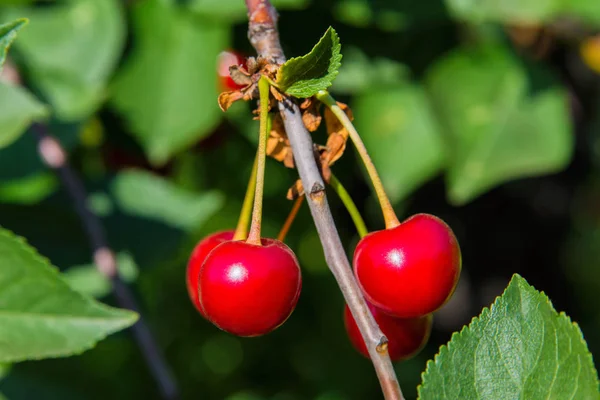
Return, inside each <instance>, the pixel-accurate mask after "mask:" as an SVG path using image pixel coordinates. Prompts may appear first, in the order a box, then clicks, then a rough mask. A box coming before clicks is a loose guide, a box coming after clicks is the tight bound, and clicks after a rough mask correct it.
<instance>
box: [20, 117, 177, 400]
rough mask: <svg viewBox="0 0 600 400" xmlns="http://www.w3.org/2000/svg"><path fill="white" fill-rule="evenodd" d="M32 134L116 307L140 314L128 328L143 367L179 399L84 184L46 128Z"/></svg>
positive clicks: (170, 399)
mask: <svg viewBox="0 0 600 400" xmlns="http://www.w3.org/2000/svg"><path fill="white" fill-rule="evenodd" d="M32 131H33V133H34V134H35V135H36V137H37V139H38V152H39V154H40V156H41V158H42V161H43V162H44V163H45V164H46V165H47V166H48V167H50V168H52V169H53V170H55V171H56V173H57V175H58V176H59V178H60V180H61V182H62V184H63V186H64V187H65V189H66V190H67V192H68V193H69V195H70V196H71V198H72V199H73V204H74V206H75V210H76V212H77V215H79V218H80V219H81V222H82V225H83V228H84V229H85V231H86V234H87V236H88V240H89V242H90V246H91V247H92V252H93V253H92V254H93V259H94V265H95V266H96V268H97V269H98V271H100V273H101V274H102V275H103V276H105V277H106V278H108V279H109V280H110V282H111V285H112V294H113V295H114V297H115V299H116V302H117V304H118V305H119V307H122V308H126V309H129V310H132V311H135V312H137V313H138V315H140V317H139V319H138V321H137V323H136V324H135V325H133V326H132V328H131V329H132V331H133V335H134V337H135V340H136V342H137V345H138V347H139V348H140V350H141V352H142V354H143V356H144V359H145V360H146V364H147V365H148V368H149V369H150V372H151V373H152V375H153V376H154V379H155V380H156V382H157V384H158V386H159V389H160V393H161V396H162V398H163V399H165V400H175V399H178V398H179V390H178V388H177V385H176V383H175V380H174V379H173V377H172V375H171V371H170V370H169V368H168V366H167V363H166V362H165V360H164V357H163V355H162V353H161V351H160V349H159V346H158V344H157V343H156V340H155V338H154V337H153V336H152V332H151V331H150V328H149V327H148V325H147V324H146V322H145V321H144V319H143V318H142V316H141V313H140V311H139V310H140V308H139V306H138V304H137V302H136V300H135V297H134V295H133V293H132V292H131V289H130V288H129V287H128V286H127V285H126V284H125V283H124V282H123V281H122V280H121V278H120V277H119V274H118V268H117V260H116V258H115V254H114V252H113V251H112V250H111V248H110V247H109V245H108V242H107V240H106V236H105V234H104V229H103V227H102V223H101V222H100V219H99V218H98V217H97V216H96V215H95V214H94V213H93V212H92V211H91V210H90V209H89V208H88V206H87V194H86V191H85V188H84V187H83V183H82V182H81V180H80V179H79V177H78V176H77V175H76V174H75V171H73V169H72V168H71V167H70V166H69V163H68V161H67V154H66V152H65V150H64V149H63V147H62V146H61V144H60V142H59V141H58V139H57V138H55V137H54V136H52V135H51V134H50V132H49V130H48V127H47V126H46V125H42V124H37V123H36V124H33V126H32Z"/></svg>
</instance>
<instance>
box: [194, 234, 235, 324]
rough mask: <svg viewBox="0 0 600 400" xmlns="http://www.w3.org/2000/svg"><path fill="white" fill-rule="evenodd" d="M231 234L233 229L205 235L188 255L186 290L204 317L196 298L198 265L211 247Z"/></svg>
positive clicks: (202, 261) (198, 274)
mask: <svg viewBox="0 0 600 400" xmlns="http://www.w3.org/2000/svg"><path fill="white" fill-rule="evenodd" d="M233 234H234V231H221V232H216V233H213V234H212V235H209V236H207V237H205V238H204V239H202V240H201V241H200V242H198V244H197V245H196V247H194V250H193V251H192V254H191V256H190V261H189V262H188V265H187V271H186V283H187V290H188V294H189V295H190V300H192V303H193V304H194V306H195V307H196V308H197V309H198V311H200V314H202V316H203V317H205V318H206V315H205V314H204V310H202V306H201V305H200V300H199V299H198V278H199V276H200V267H201V266H202V264H203V263H204V260H205V259H206V256H208V253H210V252H211V251H212V249H214V248H215V247H217V246H218V245H220V244H221V243H223V242H225V241H227V240H231V239H233Z"/></svg>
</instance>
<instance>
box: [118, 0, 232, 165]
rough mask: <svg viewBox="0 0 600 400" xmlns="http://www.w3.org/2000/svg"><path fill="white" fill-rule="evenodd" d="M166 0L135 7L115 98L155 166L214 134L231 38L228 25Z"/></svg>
mask: <svg viewBox="0 0 600 400" xmlns="http://www.w3.org/2000/svg"><path fill="white" fill-rule="evenodd" d="M165 3H166V2H164V1H158V0H148V1H143V2H140V3H136V5H135V6H134V9H133V18H134V24H133V28H134V37H135V39H136V42H135V45H134V48H133V53H132V55H131V56H130V58H129V60H128V62H127V63H126V65H125V67H124V68H123V70H122V71H121V72H120V74H119V76H118V77H117V79H116V82H115V86H114V98H113V104H114V105H115V107H116V108H118V110H119V111H120V112H121V113H122V114H123V116H124V117H125V118H126V119H127V121H128V123H129V126H130V129H131V130H132V132H133V133H134V134H135V135H136V136H137V138H138V140H139V141H140V142H141V143H142V145H143V146H144V148H145V150H146V152H147V154H148V156H149V158H150V160H151V161H152V162H153V163H154V164H162V163H165V162H166V161H167V160H168V159H169V157H170V156H171V155H173V154H174V153H176V152H178V151H180V150H182V149H184V148H186V147H187V146H189V145H191V144H192V143H194V142H196V141H198V140H199V139H201V138H202V137H204V136H206V135H207V134H209V133H210V131H211V130H212V129H213V128H214V127H215V126H216V124H217V123H218V121H219V119H220V118H221V111H220V110H219V108H218V106H217V95H218V93H217V80H216V78H217V74H216V69H215V68H216V67H215V65H216V64H215V63H216V60H217V56H218V54H219V52H220V51H221V50H222V49H223V48H224V47H226V46H225V45H226V39H227V28H226V27H225V26H222V25H216V24H211V23H210V22H209V21H202V22H199V21H198V20H195V19H194V18H193V16H191V15H189V14H186V13H185V12H184V11H183V10H181V9H179V8H177V7H176V6H175V5H173V4H165Z"/></svg>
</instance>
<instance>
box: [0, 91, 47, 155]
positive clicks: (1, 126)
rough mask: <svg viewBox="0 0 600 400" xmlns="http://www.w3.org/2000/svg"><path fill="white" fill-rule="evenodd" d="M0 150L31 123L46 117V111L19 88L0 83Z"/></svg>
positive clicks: (33, 98)
mask: <svg viewBox="0 0 600 400" xmlns="http://www.w3.org/2000/svg"><path fill="white" fill-rule="evenodd" d="M0 104H2V107H0V149H1V148H3V147H6V146H8V145H9V144H12V143H13V142H14V141H15V140H17V139H18V138H19V136H21V134H23V132H25V130H26V129H27V128H28V127H29V125H31V123H32V122H35V121H40V120H43V119H45V118H46V117H47V116H48V109H47V108H46V106H44V105H43V104H42V103H40V102H39V101H38V100H37V99H36V98H35V97H34V96H33V95H31V93H29V92H28V91H27V90H26V89H23V88H21V87H19V86H13V85H10V84H8V83H3V82H0Z"/></svg>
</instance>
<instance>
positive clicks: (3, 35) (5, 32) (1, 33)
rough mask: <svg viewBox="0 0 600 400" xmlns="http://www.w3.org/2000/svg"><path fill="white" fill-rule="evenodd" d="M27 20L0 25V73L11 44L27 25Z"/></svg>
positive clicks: (22, 19)
mask: <svg viewBox="0 0 600 400" xmlns="http://www.w3.org/2000/svg"><path fill="white" fill-rule="evenodd" d="M27 22H28V21H27V19H25V18H21V19H18V20H16V21H12V22H9V23H7V24H3V25H0V71H2V65H3V64H4V60H5V59H6V53H7V52H8V48H9V47H10V45H11V43H12V42H13V40H15V38H16V37H17V31H18V30H19V29H21V28H22V27H24V26H25V25H26V24H27Z"/></svg>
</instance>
